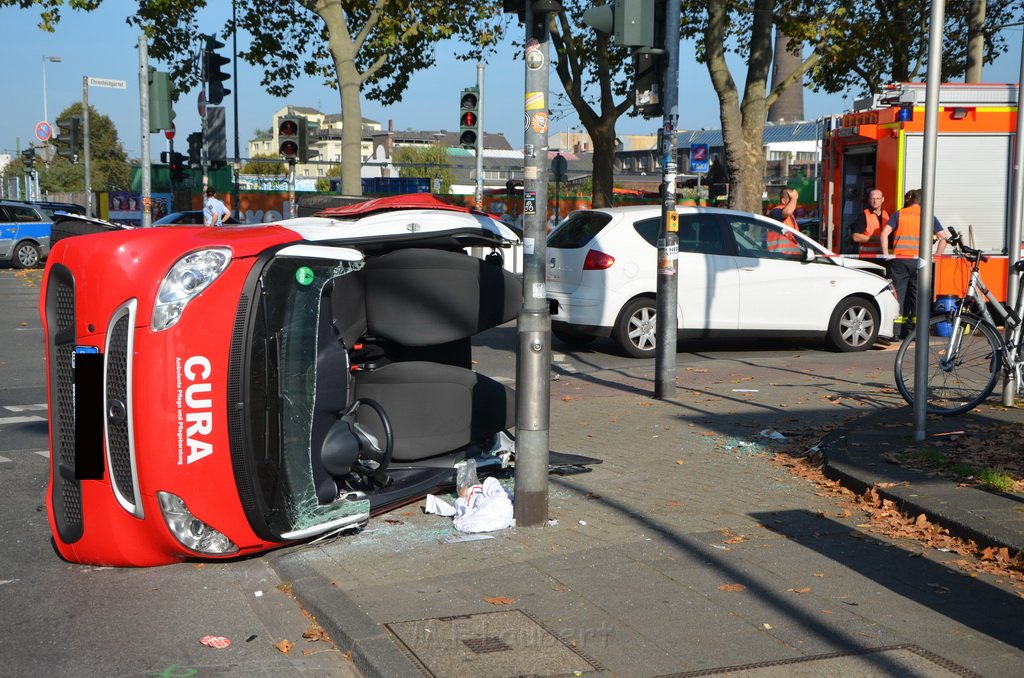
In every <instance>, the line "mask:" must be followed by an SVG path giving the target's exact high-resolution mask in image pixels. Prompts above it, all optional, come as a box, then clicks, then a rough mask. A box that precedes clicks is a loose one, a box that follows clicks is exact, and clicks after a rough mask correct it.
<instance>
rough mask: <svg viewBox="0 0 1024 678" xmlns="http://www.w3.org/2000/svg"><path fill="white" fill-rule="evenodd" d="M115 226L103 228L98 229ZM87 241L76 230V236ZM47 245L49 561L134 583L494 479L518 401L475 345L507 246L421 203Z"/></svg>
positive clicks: (507, 289) (112, 233) (510, 295)
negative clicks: (118, 569) (485, 371)
mask: <svg viewBox="0 0 1024 678" xmlns="http://www.w3.org/2000/svg"><path fill="white" fill-rule="evenodd" d="M107 226H109V225H107ZM85 230H88V228H85ZM95 230H97V231H103V232H97V233H92V234H88V235H76V236H74V237H66V238H63V239H61V240H60V241H59V242H58V243H57V244H56V245H55V246H54V248H53V251H52V252H51V254H50V257H49V260H48V262H47V267H46V271H45V273H44V283H43V289H42V294H41V299H40V312H41V314H42V318H43V323H44V331H45V342H46V367H47V391H48V402H49V418H50V421H49V423H50V447H51V454H50V459H51V462H50V479H49V487H48V492H47V502H46V504H47V511H48V515H49V521H50V526H51V529H52V533H53V538H54V542H55V544H56V547H57V550H58V551H59V553H60V554H61V556H62V557H64V558H66V559H67V560H70V561H74V562H82V563H93V564H104V565H120V566H146V565H159V564H164V563H171V562H176V561H180V560H183V559H188V558H230V557H237V556H241V555H247V554H253V553H258V552H260V551H264V550H267V549H271V548H274V547H277V546H280V545H283V544H287V543H290V542H294V541H297V540H302V539H307V538H310V537H313V536H318V535H323V534H326V533H331V532H337V531H344V530H355V529H358V528H359V527H361V526H363V525H365V523H366V522H367V520H368V519H369V516H370V514H371V513H372V512H376V511H381V510H384V509H387V508H389V507H391V506H396V505H399V504H402V503H405V502H407V501H410V500H411V499H414V498H416V497H418V496H422V495H423V494H425V493H427V492H430V491H434V490H436V489H437V488H440V487H443V486H446V485H449V484H451V483H452V482H453V479H454V471H453V467H454V464H455V463H457V462H459V461H461V460H463V459H467V458H473V459H475V460H476V462H477V466H478V468H480V469H481V471H482V472H484V473H486V472H487V470H488V469H497V468H500V466H501V465H502V463H503V461H505V460H507V458H508V457H509V455H510V454H511V453H512V452H513V451H514V449H513V448H514V442H513V440H512V438H511V436H510V435H509V434H508V433H507V430H508V429H510V428H511V426H512V425H513V423H514V397H513V393H512V391H511V390H510V389H509V388H507V387H506V386H504V385H502V384H500V383H498V382H497V381H495V380H493V379H490V378H488V377H486V376H484V375H482V374H478V373H476V372H475V371H473V369H472V368H471V364H472V362H471V345H470V337H472V336H473V335H474V334H477V333H479V332H481V331H483V330H486V329H488V328H491V327H495V326H497V325H499V324H501V323H504V322H506V321H508V320H510V319H512V318H513V317H515V315H516V313H517V311H518V309H519V305H520V300H521V296H522V289H521V282H520V281H519V279H518V278H517V277H516V276H514V275H513V274H511V273H509V272H508V271H506V270H504V269H503V268H502V266H501V264H500V261H496V260H500V257H498V256H490V257H488V258H486V260H485V259H481V258H476V257H473V256H470V255H468V254H467V253H466V249H467V248H470V247H472V248H483V249H484V251H492V252H500V250H501V248H503V247H506V246H508V245H509V244H510V242H512V241H514V240H515V234H514V233H512V232H511V231H510V230H509V229H508V228H506V227H505V226H504V225H502V224H501V223H500V222H499V221H497V220H496V219H494V218H492V217H490V216H488V215H486V214H482V213H478V212H473V211H470V210H464V209H458V208H455V209H452V208H447V207H446V206H444V205H443V204H442V203H436V202H431V201H430V200H429V199H427V200H422V199H421V200H419V201H416V200H413V201H412V202H410V201H409V200H408V199H399V200H392V201H383V202H382V201H370V202H367V203H362V204H361V205H358V206H354V207H348V208H344V209H341V210H334V211H328V212H327V213H325V214H324V215H323V216H318V217H310V218H300V219H293V220H286V221H282V222H279V223H275V224H262V225H253V226H239V227H234V228H231V229H216V228H204V227H197V226H161V227H155V228H136V229H117V228H105V227H98V228H96V229H95Z"/></svg>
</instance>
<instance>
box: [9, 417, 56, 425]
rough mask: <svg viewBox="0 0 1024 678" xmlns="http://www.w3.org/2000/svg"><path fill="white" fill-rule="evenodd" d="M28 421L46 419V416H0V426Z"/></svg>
mask: <svg viewBox="0 0 1024 678" xmlns="http://www.w3.org/2000/svg"><path fill="white" fill-rule="evenodd" d="M30 421H46V417H0V426H3V425H4V424H26V423H28V422H30Z"/></svg>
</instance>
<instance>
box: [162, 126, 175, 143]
mask: <svg viewBox="0 0 1024 678" xmlns="http://www.w3.org/2000/svg"><path fill="white" fill-rule="evenodd" d="M164 136H165V137H167V140H168V141H170V140H171V139H173V138H174V123H173V122H172V123H171V129H165V130H164Z"/></svg>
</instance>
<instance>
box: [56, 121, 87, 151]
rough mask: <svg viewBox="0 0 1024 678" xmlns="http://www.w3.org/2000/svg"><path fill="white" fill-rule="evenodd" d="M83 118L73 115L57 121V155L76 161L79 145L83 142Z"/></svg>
mask: <svg viewBox="0 0 1024 678" xmlns="http://www.w3.org/2000/svg"><path fill="white" fill-rule="evenodd" d="M81 128H82V118H80V117H79V116H77V115H76V116H73V117H70V118H64V119H63V120H58V121H57V138H56V139H54V141H53V143H54V145H56V146H57V155H59V156H60V157H62V158H67V159H68V160H70V161H72V162H74V161H75V158H76V157H77V156H78V145H79V144H80V143H81V142H82V133H81Z"/></svg>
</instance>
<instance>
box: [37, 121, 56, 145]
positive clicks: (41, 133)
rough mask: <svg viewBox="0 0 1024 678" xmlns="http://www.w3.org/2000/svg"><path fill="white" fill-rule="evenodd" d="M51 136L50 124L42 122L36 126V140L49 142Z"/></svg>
mask: <svg viewBox="0 0 1024 678" xmlns="http://www.w3.org/2000/svg"><path fill="white" fill-rule="evenodd" d="M51 136H53V129H52V128H51V127H50V123H48V122H46V121H45V120H43V121H42V122H39V123H37V124H36V139H39V140H40V141H49V140H50V137H51Z"/></svg>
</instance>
